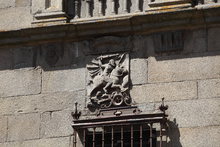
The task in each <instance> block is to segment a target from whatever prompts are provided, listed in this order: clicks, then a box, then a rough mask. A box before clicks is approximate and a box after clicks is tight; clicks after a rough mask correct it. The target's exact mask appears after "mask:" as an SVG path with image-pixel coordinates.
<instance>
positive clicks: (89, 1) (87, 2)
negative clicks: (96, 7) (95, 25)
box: [86, 0, 92, 17]
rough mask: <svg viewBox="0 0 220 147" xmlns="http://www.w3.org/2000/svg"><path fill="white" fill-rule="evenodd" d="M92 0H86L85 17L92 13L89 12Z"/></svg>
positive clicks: (90, 15)
mask: <svg viewBox="0 0 220 147" xmlns="http://www.w3.org/2000/svg"><path fill="white" fill-rule="evenodd" d="M91 4H92V0H86V11H87V12H86V17H92V14H91V12H90V8H91Z"/></svg>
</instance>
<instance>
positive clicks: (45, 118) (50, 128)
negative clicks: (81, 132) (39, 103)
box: [40, 111, 73, 138]
mask: <svg viewBox="0 0 220 147" xmlns="http://www.w3.org/2000/svg"><path fill="white" fill-rule="evenodd" d="M72 119H73V118H72V116H71V111H55V112H45V113H43V114H42V115H41V130H40V131H41V132H40V136H41V137H46V138H48V137H59V136H69V135H71V134H72V133H73V129H72V127H71V123H72Z"/></svg>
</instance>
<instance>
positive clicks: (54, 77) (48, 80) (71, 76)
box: [42, 68, 86, 93]
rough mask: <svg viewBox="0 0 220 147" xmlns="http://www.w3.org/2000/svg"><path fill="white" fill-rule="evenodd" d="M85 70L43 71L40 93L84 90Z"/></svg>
mask: <svg viewBox="0 0 220 147" xmlns="http://www.w3.org/2000/svg"><path fill="white" fill-rule="evenodd" d="M85 73H86V71H85V68H78V69H66V70H65V69H63V70H56V71H43V81H42V92H43V93H48V92H59V91H76V90H82V89H85V85H86V82H85V81H86V74H85Z"/></svg>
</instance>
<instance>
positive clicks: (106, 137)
mask: <svg viewBox="0 0 220 147" xmlns="http://www.w3.org/2000/svg"><path fill="white" fill-rule="evenodd" d="M166 117H167V115H165V113H154V114H135V115H123V116H115V117H102V118H95V119H89V120H86V119H85V120H74V123H73V125H72V126H73V129H74V140H73V144H74V147H77V144H78V143H77V136H79V138H80V140H81V143H82V144H83V146H84V147H156V146H157V144H159V146H160V147H162V146H163V141H162V137H163V134H164V132H165V131H166V130H165V124H166ZM154 125H155V126H156V125H157V126H159V130H156V128H154ZM77 134H78V135H77Z"/></svg>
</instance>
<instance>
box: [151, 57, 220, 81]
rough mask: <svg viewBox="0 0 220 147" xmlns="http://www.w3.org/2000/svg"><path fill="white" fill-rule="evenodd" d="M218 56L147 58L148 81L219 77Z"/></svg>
mask: <svg viewBox="0 0 220 147" xmlns="http://www.w3.org/2000/svg"><path fill="white" fill-rule="evenodd" d="M219 73H220V56H207V57H197V58H194V57H191V58H190V57H186V58H182V59H172V57H169V58H168V59H166V60H162V59H160V60H157V59H156V58H154V57H150V58H149V59H148V80H149V81H148V82H150V83H153V82H170V81H182V80H193V79H206V78H216V77H220V74H219Z"/></svg>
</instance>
